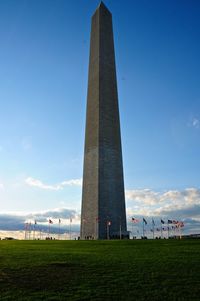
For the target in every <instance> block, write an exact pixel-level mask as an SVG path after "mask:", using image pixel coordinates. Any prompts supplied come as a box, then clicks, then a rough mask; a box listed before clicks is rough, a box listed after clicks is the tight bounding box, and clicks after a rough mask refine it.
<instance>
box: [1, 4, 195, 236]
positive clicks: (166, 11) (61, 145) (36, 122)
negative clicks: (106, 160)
mask: <svg viewBox="0 0 200 301" xmlns="http://www.w3.org/2000/svg"><path fill="white" fill-rule="evenodd" d="M104 3H105V4H106V5H107V7H108V8H109V9H110V10H111V12H112V14H113V25H114V35H115V37H114V38H115V52H116V65H117V77H118V94H119V105H120V118H121V132H122V147H123V162H124V175H125V188H126V205H127V216H128V217H130V216H142V215H144V216H147V217H151V216H157V217H160V216H163V217H165V218H171V217H174V218H177V219H182V220H185V222H186V226H187V225H188V229H189V227H192V225H194V224H195V228H192V230H191V231H194V230H195V231H197V232H198V229H199V225H200V224H199V223H200V206H199V204H200V185H199V179H200V160H199V153H200V139H199V137H200V85H199V82H200V60H199V53H200V39H199V36H200V19H199V15H200V3H199V1H195V0H194V1H189V0H188V1H184V0H180V1H177V0H173V1H172V0H171V1H170V0H168V1H144V0H141V1H132V0H126V1H123V0H117V1H114V0H105V1H104ZM98 4H99V1H96V0H73V1H71V0H67V1H64V0H59V1H55V0H54V1H52V0H48V1H47V0H43V1H39V0H34V1H32V0H29V1H25V0H24V1H22V0H1V1H0V41H1V47H0V129H1V130H0V213H1V214H2V216H4V215H5V214H9V216H10V214H13V216H15V215H16V214H18V215H19V214H20V215H24V216H26V215H27V214H29V215H27V216H29V217H30V213H31V214H34V213H35V214H36V215H37V214H41V212H45V216H46V215H47V212H51V216H49V217H53V214H52V210H54V211H55V212H58V211H59V212H66V210H75V212H76V214H74V213H73V214H74V221H75V222H74V223H75V224H76V223H77V224H78V223H79V214H80V205H81V178H82V169H83V149H84V130H85V113H86V95H87V77H88V62H89V39H90V21H91V16H92V14H93V12H94V10H95V9H96V7H97V5H98ZM67 212H68V211H67ZM56 214H57V213H56ZM49 215H50V213H49ZM67 216H68V215H67V214H66V218H67ZM0 226H1V225H0ZM186 226H185V227H186Z"/></svg>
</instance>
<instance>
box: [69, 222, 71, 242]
mask: <svg viewBox="0 0 200 301" xmlns="http://www.w3.org/2000/svg"><path fill="white" fill-rule="evenodd" d="M69 222H70V223H69V238H70V240H71V217H70V220H69Z"/></svg>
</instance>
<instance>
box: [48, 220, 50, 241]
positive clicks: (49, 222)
mask: <svg viewBox="0 0 200 301" xmlns="http://www.w3.org/2000/svg"><path fill="white" fill-rule="evenodd" d="M48 236H49V238H50V220H49V234H48Z"/></svg>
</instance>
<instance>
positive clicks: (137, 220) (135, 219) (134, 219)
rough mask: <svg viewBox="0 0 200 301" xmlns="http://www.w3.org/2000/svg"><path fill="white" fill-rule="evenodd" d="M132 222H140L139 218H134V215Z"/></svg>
mask: <svg viewBox="0 0 200 301" xmlns="http://www.w3.org/2000/svg"><path fill="white" fill-rule="evenodd" d="M131 220H132V223H134V224H137V223H139V221H140V220H139V219H137V218H134V217H132V219H131Z"/></svg>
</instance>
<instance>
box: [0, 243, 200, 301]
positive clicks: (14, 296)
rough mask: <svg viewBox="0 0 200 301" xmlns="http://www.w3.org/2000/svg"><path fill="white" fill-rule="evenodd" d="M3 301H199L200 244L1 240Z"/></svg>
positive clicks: (0, 260) (0, 267) (0, 256)
mask: <svg viewBox="0 0 200 301" xmlns="http://www.w3.org/2000/svg"><path fill="white" fill-rule="evenodd" d="M0 300H20V301H25V300H33V301H40V300H94V301H95V300H115V301H117V300H149V301H151V300H152V301H154V300H160V301H161V300H170V301H171V300H176V301H178V300H186V301H190V300H191V301H195V300H198V301H199V300H200V240H181V241H180V240H154V241H153V240H146V241H144V240H137V241H134V240H129V241H0Z"/></svg>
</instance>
